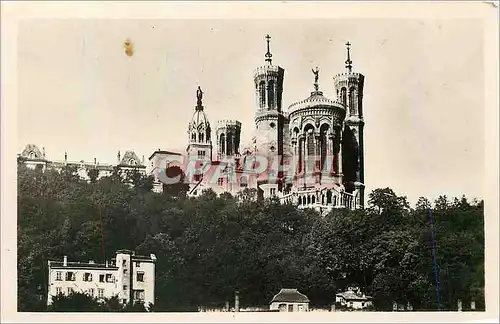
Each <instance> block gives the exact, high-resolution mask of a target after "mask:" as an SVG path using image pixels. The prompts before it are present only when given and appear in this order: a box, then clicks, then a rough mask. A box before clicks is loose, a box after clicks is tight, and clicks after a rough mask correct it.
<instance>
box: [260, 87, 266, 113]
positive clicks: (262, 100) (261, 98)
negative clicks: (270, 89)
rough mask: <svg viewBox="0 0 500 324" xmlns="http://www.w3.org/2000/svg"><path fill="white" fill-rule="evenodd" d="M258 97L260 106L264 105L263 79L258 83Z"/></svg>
mask: <svg viewBox="0 0 500 324" xmlns="http://www.w3.org/2000/svg"><path fill="white" fill-rule="evenodd" d="M259 97H260V98H259V99H260V106H261V107H264V106H265V105H266V83H265V82H264V81H260V83H259Z"/></svg>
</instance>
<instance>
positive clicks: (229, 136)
mask: <svg viewBox="0 0 500 324" xmlns="http://www.w3.org/2000/svg"><path fill="white" fill-rule="evenodd" d="M233 151H234V150H233V133H231V132H228V133H227V155H233V153H234V152H233Z"/></svg>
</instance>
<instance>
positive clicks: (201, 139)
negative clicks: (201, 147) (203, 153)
mask: <svg viewBox="0 0 500 324" xmlns="http://www.w3.org/2000/svg"><path fill="white" fill-rule="evenodd" d="M198 138H199V141H200V142H202V143H203V142H204V141H205V134H203V133H200V134H198Z"/></svg>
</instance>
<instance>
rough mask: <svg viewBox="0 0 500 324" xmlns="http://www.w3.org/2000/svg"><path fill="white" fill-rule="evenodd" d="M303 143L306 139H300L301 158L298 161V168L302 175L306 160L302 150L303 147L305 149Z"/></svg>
mask: <svg viewBox="0 0 500 324" xmlns="http://www.w3.org/2000/svg"><path fill="white" fill-rule="evenodd" d="M303 142H304V139H303V138H301V139H299V158H298V160H299V161H298V163H299V165H298V166H297V170H298V173H301V172H302V164H303V161H304V160H303V159H304V152H303V149H302V147H303V145H302V144H303Z"/></svg>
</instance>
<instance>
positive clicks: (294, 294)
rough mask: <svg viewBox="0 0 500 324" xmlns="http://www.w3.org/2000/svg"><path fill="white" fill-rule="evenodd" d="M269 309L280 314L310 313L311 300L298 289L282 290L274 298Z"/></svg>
mask: <svg viewBox="0 0 500 324" xmlns="http://www.w3.org/2000/svg"><path fill="white" fill-rule="evenodd" d="M269 309H270V310H271V311H276V310H277V311H280V312H307V311H309V298H307V296H306V295H304V294H301V293H300V292H299V291H298V290H297V289H281V290H280V292H279V293H277V294H276V295H275V296H274V297H273V299H272V301H271V304H270V305H269Z"/></svg>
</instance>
